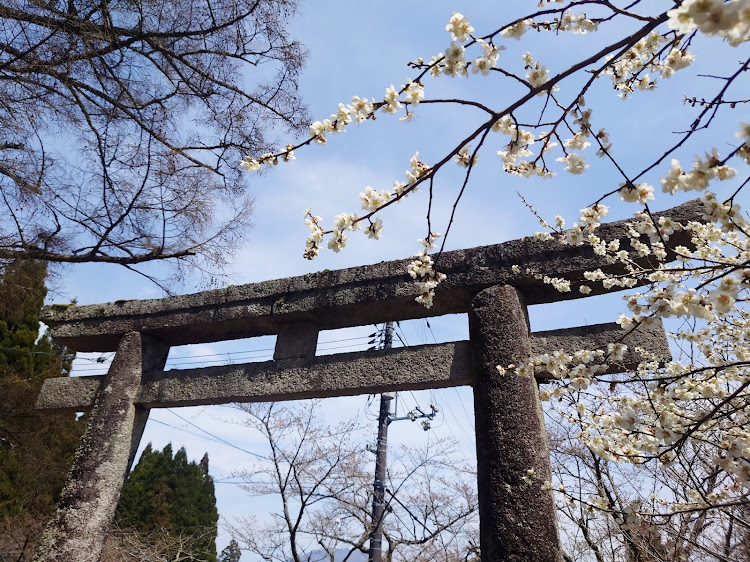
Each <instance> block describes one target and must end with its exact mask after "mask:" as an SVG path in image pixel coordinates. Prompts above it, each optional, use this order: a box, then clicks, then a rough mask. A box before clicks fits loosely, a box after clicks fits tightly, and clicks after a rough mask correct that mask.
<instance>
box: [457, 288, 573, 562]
mask: <svg viewBox="0 0 750 562" xmlns="http://www.w3.org/2000/svg"><path fill="white" fill-rule="evenodd" d="M469 333H470V337H471V343H472V349H473V352H474V364H475V369H476V380H475V382H474V416H475V420H476V439H477V492H478V498H479V541H480V550H481V553H482V554H481V556H482V562H562V550H561V547H560V539H559V536H558V533H557V517H556V513H557V510H556V508H555V502H554V499H553V497H552V493H551V492H548V491H544V490H542V487H541V483H542V482H543V481H545V480H547V481H551V480H552V477H551V470H550V460H549V451H548V449H547V438H546V434H545V430H544V421H543V419H542V408H541V404H540V402H539V397H538V389H537V385H536V381H535V380H534V379H533V378H532V377H524V376H518V375H516V374H514V373H511V372H509V373H507V374H500V373H499V372H498V371H497V369H496V366H497V365H509V364H512V363H518V362H519V361H520V360H522V359H523V358H524V357H526V356H527V355H528V354H529V351H530V348H531V344H530V341H529V334H528V327H527V320H526V314H525V307H524V305H523V304H522V297H521V296H520V295H519V294H518V292H517V291H516V290H515V289H514V288H513V287H510V286H509V285H503V286H496V287H491V288H489V289H485V290H484V291H482V292H481V293H479V294H478V295H477V296H476V297H475V298H474V300H473V302H472V310H471V312H470V313H469ZM527 470H533V477H532V479H533V482H532V483H530V484H527V483H526V482H524V481H523V479H522V478H523V477H524V476H526V475H527V472H526V471H527Z"/></svg>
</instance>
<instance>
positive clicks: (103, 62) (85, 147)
mask: <svg viewBox="0 0 750 562" xmlns="http://www.w3.org/2000/svg"><path fill="white" fill-rule="evenodd" d="M295 11H296V0H111V1H104V2H101V1H99V0H96V1H94V0H68V1H66V2H62V1H58V0H10V1H9V2H3V3H2V4H0V128H1V130H2V133H0V196H1V197H2V201H1V202H0V205H2V211H1V212H0V260H10V259H18V258H21V257H25V258H33V259H42V260H46V261H50V262H68V263H77V262H108V263H116V264H121V265H124V266H127V267H132V266H133V265H135V264H139V263H143V262H148V261H152V260H161V259H170V258H172V259H173V260H174V261H176V262H177V263H183V262H185V261H187V262H190V263H192V264H193V265H199V266H205V265H207V264H209V265H221V262H222V256H226V255H227V248H228V247H232V245H234V244H235V243H236V242H237V240H238V239H239V238H240V237H241V236H242V234H243V230H244V229H245V228H246V227H247V226H248V225H249V212H250V209H251V203H252V199H251V198H250V197H249V196H248V195H247V194H246V193H245V192H244V189H243V186H242V183H241V180H240V177H239V170H238V164H239V162H240V161H241V159H242V156H243V155H244V154H245V153H246V151H253V152H255V151H258V150H261V151H262V150H267V149H270V148H271V147H273V146H274V139H273V130H274V127H276V126H277V125H282V126H283V128H284V129H285V130H289V129H292V130H295V129H298V128H299V127H300V126H301V125H302V124H304V122H305V120H306V112H305V108H304V107H303V106H302V105H301V103H300V100H299V97H298V94H297V75H298V72H299V70H300V67H301V65H302V63H303V61H304V55H305V53H304V50H303V49H302V48H301V46H300V45H299V44H298V43H297V42H296V41H294V40H292V39H291V38H290V37H289V36H288V34H287V32H286V29H285V26H286V24H287V23H288V21H289V20H290V18H292V17H293V16H294V15H295Z"/></svg>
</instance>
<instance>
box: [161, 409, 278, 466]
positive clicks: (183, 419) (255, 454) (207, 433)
mask: <svg viewBox="0 0 750 562" xmlns="http://www.w3.org/2000/svg"><path fill="white" fill-rule="evenodd" d="M166 410H167V411H168V412H170V413H172V414H174V415H175V416H177V417H178V418H180V419H181V420H182V421H184V422H185V423H187V424H189V425H192V426H193V427H194V428H196V429H197V430H198V431H202V432H203V433H205V434H206V435H209V436H210V437H213V438H214V439H215V440H217V441H219V442H220V443H224V444H225V445H227V446H229V447H232V448H233V449H237V450H238V451H242V452H243V453H247V454H248V455H251V456H253V457H256V458H259V459H262V460H266V458H265V457H264V456H263V455H259V454H258V453H253V452H252V451H248V450H247V449H243V448H242V447H239V446H238V445H235V444H234V443H230V442H229V441H227V440H226V439H223V438H221V437H219V436H218V435H214V434H213V433H211V432H210V431H208V430H206V429H203V428H202V427H200V426H199V425H196V424H194V423H193V422H191V421H190V420H188V419H186V418H184V417H183V416H181V415H180V414H178V413H177V412H175V411H174V410H173V409H172V408H166Z"/></svg>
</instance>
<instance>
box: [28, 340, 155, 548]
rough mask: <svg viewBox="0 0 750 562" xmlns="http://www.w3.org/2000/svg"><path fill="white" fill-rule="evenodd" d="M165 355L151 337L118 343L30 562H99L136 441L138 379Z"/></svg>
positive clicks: (152, 368)
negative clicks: (61, 489)
mask: <svg viewBox="0 0 750 562" xmlns="http://www.w3.org/2000/svg"><path fill="white" fill-rule="evenodd" d="M168 352H169V348H168V347H167V346H166V345H165V344H164V343H163V342H161V341H159V340H156V339H155V338H152V337H150V336H145V335H141V334H139V333H135V332H133V333H129V334H126V335H125V337H124V338H123V340H122V342H121V344H120V346H119V348H118V350H117V355H116V357H115V360H114V361H113V362H112V365H111V366H110V368H109V372H108V373H107V375H106V377H104V380H103V385H102V386H103V387H102V388H101V391H100V392H99V393H98V394H97V397H96V401H95V406H94V410H93V412H92V413H91V420H90V422H89V427H88V429H87V430H86V433H85V434H84V436H83V438H82V439H81V444H80V446H79V448H78V451H77V452H76V456H75V460H74V461H73V468H72V469H71V473H70V475H69V476H68V482H67V484H66V486H65V488H64V490H63V492H62V497H61V499H60V503H59V504H58V506H57V510H56V511H55V514H54V517H53V519H52V521H51V522H50V523H49V525H48V526H47V528H46V529H45V531H44V535H43V537H42V543H41V545H40V547H39V549H38V550H37V553H36V556H35V557H34V560H35V562H72V561H75V562H98V560H99V558H100V556H101V552H102V547H103V545H104V540H105V538H106V536H107V532H108V531H109V527H110V525H111V523H112V517H113V516H114V513H115V508H116V507H117V501H118V500H119V498H120V490H121V488H122V484H123V482H124V481H125V475H126V472H127V469H128V463H129V462H130V459H131V454H132V447H131V445H132V444H133V440H134V435H133V432H134V430H135V432H136V434H137V435H135V438H136V439H138V438H140V434H138V430H139V428H138V427H136V426H135V418H136V407H135V404H134V402H135V397H136V394H137V393H138V391H139V389H140V384H141V375H142V373H143V371H144V369H145V370H161V369H163V368H164V362H165V361H166V359H167V354H168ZM143 421H144V423H145V419H144V420H143ZM140 429H142V428H140Z"/></svg>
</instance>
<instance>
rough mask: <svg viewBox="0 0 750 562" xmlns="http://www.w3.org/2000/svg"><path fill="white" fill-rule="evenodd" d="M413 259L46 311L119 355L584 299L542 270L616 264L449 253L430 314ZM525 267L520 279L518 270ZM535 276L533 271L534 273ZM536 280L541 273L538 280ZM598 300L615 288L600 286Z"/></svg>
mask: <svg viewBox="0 0 750 562" xmlns="http://www.w3.org/2000/svg"><path fill="white" fill-rule="evenodd" d="M701 208H702V206H701V203H700V202H699V201H697V200H696V201H691V202H688V203H685V204H683V205H680V206H678V207H674V208H672V209H669V210H667V211H663V212H659V213H657V216H668V217H670V218H671V219H672V220H673V221H676V222H686V221H690V220H699V219H700V215H701ZM626 222H629V221H619V222H613V223H607V224H603V225H602V226H600V227H599V228H598V229H597V231H596V233H597V235H598V236H599V237H600V238H602V239H604V240H614V239H617V238H620V239H624V238H626V226H625V223H626ZM669 242H670V245H672V244H674V245H678V244H682V245H689V238H688V236H687V234H686V233H685V232H681V231H678V232H675V233H674V234H673V235H672V236H671V238H670V241H669ZM409 261H410V260H408V259H406V260H398V261H390V262H381V263H378V264H374V265H369V266H361V267H355V268H349V269H341V270H337V271H329V270H325V271H321V272H319V273H312V274H307V275H302V276H299V277H290V278H287V279H278V280H274V281H264V282H261V283H251V284H247V285H236V286H230V287H226V288H223V289H216V290H211V291H204V292H200V293H194V294H190V295H183V296H176V297H168V298H163V299H151V300H138V301H116V302H114V303H106V304H100V305H86V306H60V305H52V306H47V307H45V309H44V311H43V313H42V317H41V320H42V321H43V322H44V323H46V324H47V325H49V326H50V327H51V331H52V337H53V338H54V339H55V341H56V342H59V343H61V344H64V345H66V346H68V347H69V348H71V349H73V350H76V351H99V352H104V351H114V350H115V349H117V345H118V343H119V341H120V340H121V339H122V337H123V335H124V334H126V333H128V332H131V331H138V332H144V333H148V334H151V335H153V336H156V337H158V338H159V339H161V340H162V341H164V342H165V343H166V344H168V345H170V346H174V345H185V344H190V343H201V342H211V341H221V340H230V339H240V338H247V337H253V336H261V335H268V334H277V333H278V332H279V329H280V327H281V326H282V325H284V324H288V323H290V322H304V321H308V322H313V323H314V324H315V325H316V326H317V327H318V328H319V329H321V330H327V329H335V328H344V327H350V326H361V325H366V324H373V323H379V322H383V321H386V320H405V319H413V318H425V317H431V316H440V315H443V314H451V313H461V312H467V311H468V310H469V307H470V303H471V299H472V298H473V296H474V295H476V294H477V293H478V292H479V291H481V290H483V289H485V288H487V287H491V286H493V285H498V284H503V283H507V284H511V285H513V286H514V287H516V288H517V289H518V290H519V291H520V292H521V293H522V294H523V296H524V298H525V299H526V303H527V304H541V303H548V302H555V301H561V300H567V299H575V298H580V297H583V296H587V295H582V294H581V293H579V292H578V290H577V286H576V285H575V284H574V285H573V290H572V291H571V292H569V293H560V292H558V291H557V290H555V289H554V288H553V287H552V286H551V285H548V284H545V283H544V282H543V281H542V280H541V279H540V278H539V274H542V275H550V276H557V277H564V278H566V279H570V280H572V281H578V280H583V272H584V271H588V270H592V269H597V268H601V269H602V270H603V271H605V272H610V273H618V272H621V271H623V270H622V266H621V265H620V264H614V265H608V264H606V262H605V260H604V258H602V257H600V256H597V255H595V254H594V253H593V252H592V251H591V248H590V247H589V246H565V245H562V244H560V243H559V242H557V241H540V240H535V239H533V238H529V237H527V238H521V239H519V240H511V241H509V242H504V243H502V244H495V245H492V246H482V247H478V248H471V249H468V250H456V251H452V252H444V253H443V254H441V255H440V257H439V259H438V261H437V264H436V266H437V269H438V270H439V271H442V272H444V273H445V274H446V275H447V279H446V280H445V281H444V282H443V283H441V284H440V285H439V286H438V287H437V290H436V293H437V294H436V298H435V304H434V306H433V307H432V308H430V309H426V308H424V307H423V306H422V305H421V304H419V303H416V302H415V301H414V297H415V291H414V282H413V281H412V279H411V278H410V277H409V276H408V275H407V274H406V266H407V264H408V263H409ZM514 265H518V266H519V267H520V273H514V272H513V271H512V267H513V266H514ZM527 270H528V271H530V272H531V273H527ZM534 274H537V276H535V275H534ZM592 289H593V291H592V293H591V294H592V295H593V294H600V293H603V292H606V291H605V290H604V289H602V288H601V287H600V286H596V285H595V286H593V287H592Z"/></svg>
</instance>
